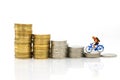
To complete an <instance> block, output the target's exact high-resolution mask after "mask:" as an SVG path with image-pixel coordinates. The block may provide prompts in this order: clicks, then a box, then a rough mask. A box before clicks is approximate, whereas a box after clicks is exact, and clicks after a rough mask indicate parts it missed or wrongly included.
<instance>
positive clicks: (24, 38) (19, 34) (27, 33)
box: [14, 24, 32, 58]
mask: <svg viewBox="0 0 120 80" xmlns="http://www.w3.org/2000/svg"><path fill="white" fill-rule="evenodd" d="M14 29H15V57H16V58H31V56H32V55H31V42H32V41H31V39H32V24H15V25H14Z"/></svg>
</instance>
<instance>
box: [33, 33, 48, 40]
mask: <svg viewBox="0 0 120 80" xmlns="http://www.w3.org/2000/svg"><path fill="white" fill-rule="evenodd" d="M33 38H34V39H50V34H33Z"/></svg>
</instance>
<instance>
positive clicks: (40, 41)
mask: <svg viewBox="0 0 120 80" xmlns="http://www.w3.org/2000/svg"><path fill="white" fill-rule="evenodd" d="M33 44H35V45H37V44H39V45H49V44H50V40H41V39H34V41H33Z"/></svg>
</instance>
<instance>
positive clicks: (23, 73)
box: [15, 58, 103, 80]
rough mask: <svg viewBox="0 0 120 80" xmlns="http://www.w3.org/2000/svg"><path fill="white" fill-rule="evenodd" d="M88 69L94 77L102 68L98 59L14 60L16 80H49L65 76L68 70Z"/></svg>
mask: <svg viewBox="0 0 120 80" xmlns="http://www.w3.org/2000/svg"><path fill="white" fill-rule="evenodd" d="M83 68H84V69H86V68H87V69H89V70H90V71H91V72H93V74H94V75H95V76H96V75H98V74H99V70H101V69H102V68H103V63H102V62H101V60H100V58H94V59H89V58H80V59H74V58H73V59H69V58H68V59H44V60H34V59H27V60H20V59H15V78H16V80H51V76H52V75H66V74H67V72H69V70H70V69H78V70H79V69H83Z"/></svg>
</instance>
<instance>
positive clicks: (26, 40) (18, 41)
mask: <svg viewBox="0 0 120 80" xmlns="http://www.w3.org/2000/svg"><path fill="white" fill-rule="evenodd" d="M31 42H32V41H31V39H29V38H17V39H15V43H31Z"/></svg>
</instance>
